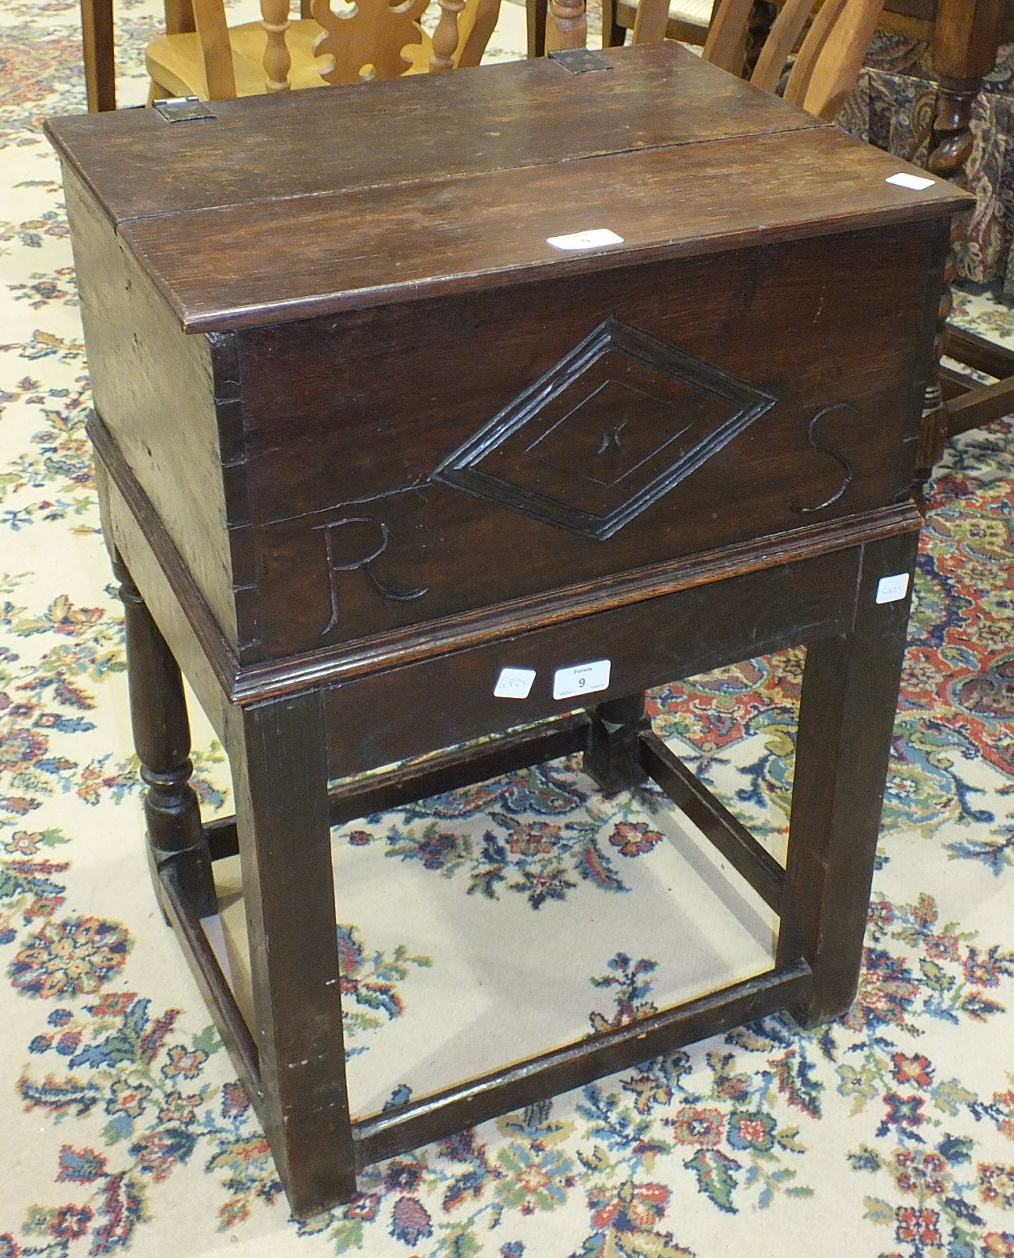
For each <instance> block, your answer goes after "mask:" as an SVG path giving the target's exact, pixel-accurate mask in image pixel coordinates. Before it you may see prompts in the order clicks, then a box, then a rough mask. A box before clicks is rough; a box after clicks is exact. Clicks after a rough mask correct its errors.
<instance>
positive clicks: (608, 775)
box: [584, 691, 651, 795]
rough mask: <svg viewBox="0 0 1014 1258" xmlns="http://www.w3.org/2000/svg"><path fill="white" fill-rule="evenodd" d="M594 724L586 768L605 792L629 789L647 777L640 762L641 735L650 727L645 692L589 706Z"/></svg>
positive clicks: (587, 750) (589, 735) (608, 793)
mask: <svg viewBox="0 0 1014 1258" xmlns="http://www.w3.org/2000/svg"><path fill="white" fill-rule="evenodd" d="M588 716H589V718H590V720H591V725H590V727H589V730H588V744H587V746H586V747H585V752H584V771H585V773H587V774H588V776H589V777H591V778H593V779H594V780H595V782H596V783H597V784H598V787H599V789H600V790H601V791H602V792H603V793H604V794H606V795H615V794H616V792H617V791H629V790H633V789H634V787H637V786H640V785H642V783H644V782H646V781H647V780H648V774H647V772H646V770H645V768H644V766H643V765H642V763H641V742H640V739H641V734H642V733H644V731H646V730H648V729H650V728H651V722H650V721H649V720H648V715H647V713H646V712H645V710H644V693H643V691H642V692H641V693H639V694H636V695H630V696H628V697H627V698H624V699H611V700H609V701H607V702H606V703H600V704H599V705H598V707H595V708H589V709H588Z"/></svg>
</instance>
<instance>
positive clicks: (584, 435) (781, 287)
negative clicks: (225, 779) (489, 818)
mask: <svg viewBox="0 0 1014 1258" xmlns="http://www.w3.org/2000/svg"><path fill="white" fill-rule="evenodd" d="M928 240H929V235H928V231H927V230H924V229H922V228H911V227H909V228H906V229H905V230H904V231H901V230H892V231H891V232H889V233H868V234H863V235H853V236H840V237H829V238H826V239H819V240H810V241H803V242H799V243H795V244H786V245H778V246H772V247H771V248H769V249H764V250H751V251H744V252H741V253H726V254H720V255H716V256H714V257H711V258H695V259H690V260H683V261H673V262H669V263H665V264H657V265H653V266H642V267H637V268H629V269H627V270H620V271H609V272H604V273H602V274H601V275H598V276H591V277H588V276H585V277H582V278H580V279H574V280H563V281H557V282H555V283H552V284H538V285H528V286H524V287H514V288H503V289H498V290H491V291H489V292H486V293H479V294H473V295H469V296H467V297H458V298H454V299H446V300H444V301H428V302H419V303H415V304H408V305H404V304H403V305H400V306H398V307H393V308H390V309H386V308H380V309H376V310H369V311H362V312H354V313H352V314H348V315H344V316H341V317H336V318H329V319H326V320H319V321H315V322H311V323H303V324H294V325H287V326H283V327H279V328H271V329H262V330H258V331H255V332H251V333H244V334H243V341H242V346H241V355H240V358H241V363H242V367H243V393H244V416H245V420H244V422H245V425H246V443H247V462H246V468H245V478H246V481H245V489H246V503H247V505H248V510H249V519H248V521H247V520H244V521H239V520H237V521H236V525H237V526H239V527H240V528H241V529H242V530H243V531H244V532H245V531H246V529H250V530H251V531H252V536H253V540H254V548H255V553H256V556H257V562H256V585H257V603H258V605H257V614H256V622H257V630H258V641H259V644H258V645H256V646H255V647H254V650H255V651H256V652H257V653H259V654H263V655H265V656H267V657H269V658H272V657H273V658H277V657H279V656H282V655H286V654H289V653H291V652H297V651H312V650H315V649H319V648H322V647H328V646H333V645H335V644H338V643H341V642H347V641H351V640H361V639H364V638H369V637H371V636H372V635H377V634H384V633H386V632H388V631H391V630H394V629H397V628H399V627H405V626H412V625H425V624H427V623H428V622H433V621H437V620H440V619H441V618H446V617H448V616H456V615H460V614H463V613H468V612H470V611H473V610H477V609H482V608H485V607H490V606H492V605H495V604H499V603H505V602H510V601H511V600H517V599H525V598H531V597H536V596H540V595H544V594H548V593H551V592H553V591H556V590H560V589H563V588H566V587H573V586H578V585H582V584H587V583H595V582H602V581H608V580H609V579H610V578H613V577H616V576H622V575H623V574H626V573H630V572H633V571H636V570H638V569H641V568H644V567H646V566H648V565H656V564H662V563H665V562H666V561H668V560H672V559H676V558H679V557H682V556H687V555H693V554H697V553H700V552H705V551H714V550H716V549H720V548H722V547H724V546H728V545H730V544H733V543H743V542H748V541H749V540H750V539H751V538H756V539H762V538H765V537H770V536H771V535H777V534H779V533H784V532H786V531H788V530H793V529H798V528H800V527H801V526H803V525H806V524H809V523H812V522H814V521H827V520H834V519H836V518H839V517H846V516H854V515H856V514H858V513H861V512H863V511H866V510H870V509H873V508H876V507H881V506H885V505H888V504H889V503H891V502H894V501H897V500H899V499H900V498H901V497H903V496H905V494H906V492H907V487H908V483H909V478H910V468H911V461H912V452H911V449H910V445H911V438H912V437H913V436H914V433H915V425H916V423H917V421H918V398H919V390H920V387H921V380H920V378H919V377H920V375H921V373H922V372H923V371H924V369H925V361H926V358H927V352H928V347H927V343H926V336H925V333H924V327H923V323H924V320H923V316H924V307H925V304H926V301H927V293H928V286H927V280H926V272H927V265H928V261H929V259H928V253H927V249H928Z"/></svg>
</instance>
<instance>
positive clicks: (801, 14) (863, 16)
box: [634, 0, 884, 122]
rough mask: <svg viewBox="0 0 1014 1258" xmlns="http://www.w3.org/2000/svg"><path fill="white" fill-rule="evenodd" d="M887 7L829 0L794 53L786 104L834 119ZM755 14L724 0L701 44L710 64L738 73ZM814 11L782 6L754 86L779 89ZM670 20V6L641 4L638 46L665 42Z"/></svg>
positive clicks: (807, 5)
mask: <svg viewBox="0 0 1014 1258" xmlns="http://www.w3.org/2000/svg"><path fill="white" fill-rule="evenodd" d="M883 7H884V0H824V3H823V4H821V5H820V8H819V9H818V10H817V12H816V14H814V15H813V20H812V22H811V24H810V29H809V31H807V34H806V37H805V38H804V39H803V42H802V44H801V45H800V47H799V51H798V52H797V54H796V58H795V61H794V63H793V67H792V72H791V74H790V75H789V81H788V84H787V85H786V89H785V99H786V100H788V101H791V102H792V103H793V104H795V105H799V106H800V107H801V108H803V109H805V110H807V111H808V112H809V113H812V114H816V115H817V117H818V118H823V119H825V120H826V121H828V122H830V121H833V120H834V118H835V116H836V115H837V113H838V111H839V110H840V108H841V106H842V105H843V104H844V102H845V100H846V99H847V98H848V96H849V94H850V93H851V91H852V89H853V88H854V86H855V83H856V79H857V78H858V77H859V71H860V69H861V68H862V64H863V58H864V56H865V55H866V50H867V48H868V47H869V45H870V40H871V39H872V38H873V32H874V30H875V29H876V25H877V19H878V18H879V16H880V12H881V10H882V9H883ZM752 8H753V0H719V2H718V4H717V5H716V7H715V11H714V15H713V17H712V19H711V25H710V27H709V29H708V37H707V40H706V41H705V44H704V53H703V55H704V57H705V59H706V60H708V61H710V62H712V63H713V64H714V65H717V66H721V67H722V69H723V70H728V71H730V73H735V71H736V64H737V60H738V57H739V52H740V49H741V48H742V45H743V40H744V37H745V32H746V27H747V22H748V20H749V17H750V11H751V9H752ZM813 10H814V0H785V3H784V4H783V5H782V7H781V9H780V11H779V13H778V17H777V18H776V19H775V23H774V25H773V26H772V27H771V30H770V32H769V34H768V37H767V40H766V41H765V43H764V47H763V49H762V51H761V54H760V56H759V58H758V60H757V64H756V66H755V68H754V71H753V74H752V75H751V76H750V81H751V82H752V83H756V84H757V86H758V87H763V88H764V89H765V90H767V91H769V92H772V91H774V89H775V88H776V87H777V85H778V83H779V80H780V79H781V77H782V74H783V73H784V70H785V66H786V64H787V62H788V59H789V57H790V55H791V54H792V50H793V48H795V46H796V44H797V42H798V40H799V37H800V35H801V34H802V31H803V28H804V26H805V25H806V23H807V20H808V19H809V18H810V16H811V14H813ZM668 16H669V7H668V0H640V3H639V4H638V9H637V19H636V22H635V24H634V43H635V44H637V43H657V42H659V41H660V40H661V39H664V38H665V29H666V24H667V21H668Z"/></svg>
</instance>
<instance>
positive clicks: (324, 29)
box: [145, 0, 500, 100]
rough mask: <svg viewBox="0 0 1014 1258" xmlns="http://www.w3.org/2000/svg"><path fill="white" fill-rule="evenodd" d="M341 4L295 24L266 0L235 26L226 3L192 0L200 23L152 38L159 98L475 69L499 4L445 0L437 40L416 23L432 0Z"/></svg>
mask: <svg viewBox="0 0 1014 1258" xmlns="http://www.w3.org/2000/svg"><path fill="white" fill-rule="evenodd" d="M337 3H338V6H339V7H337V8H334V7H332V3H331V0H311V2H310V4H309V6H308V7H309V9H310V15H308V16H303V17H301V18H298V19H296V20H295V21H290V20H289V3H288V0H261V12H262V15H263V16H262V20H261V21H260V22H247V23H244V24H242V25H240V26H234V27H230V26H228V25H227V23H226V15H225V6H224V4H223V2H222V0H193V26H194V29H192V30H186V29H183V30H176V31H170V32H168V33H167V34H165V35H160V36H158V37H157V38H156V39H154V40H152V42H151V43H150V44H149V45H148V48H147V52H146V55H145V60H146V63H147V67H148V73H149V74H150V75H151V80H152V93H153V99H155V98H158V97H163V96H170V97H173V96H199V97H200V98H201V99H202V100H229V99H232V98H233V97H236V96H257V95H262V94H265V93H268V92H283V91H288V90H289V89H290V88H307V87H328V86H339V85H346V84H352V83H362V82H368V81H370V80H372V79H392V78H398V77H399V76H401V75H403V74H425V73H427V72H443V71H447V70H453V69H456V68H457V67H459V66H462V67H464V66H476V65H478V64H479V61H480V60H481V58H482V54H483V52H484V51H485V48H486V45H487V43H488V42H489V39H490V36H491V35H492V34H493V28H494V27H495V26H496V20H497V16H498V13H499V7H500V4H499V0H465V2H464V3H462V2H461V0H441V6H440V7H441V14H440V20H439V22H438V24H437V26H436V29H435V30H434V32H433V35H432V38H431V37H430V36H429V35H428V34H427V33H426V32H425V31H423V29H422V27H421V26H420V25H419V19H420V18H421V17H422V15H423V13H424V12H425V10H426V7H427V0H407V2H406V3H402V4H399V5H397V6H395V5H391V4H390V3H388V0H358V2H357V3H354V4H345V3H343V0H337Z"/></svg>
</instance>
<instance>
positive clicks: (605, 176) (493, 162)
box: [46, 43, 970, 331]
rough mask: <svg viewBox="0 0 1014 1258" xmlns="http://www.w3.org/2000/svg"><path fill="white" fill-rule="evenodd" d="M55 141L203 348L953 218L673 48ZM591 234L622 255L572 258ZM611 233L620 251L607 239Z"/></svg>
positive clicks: (865, 152) (54, 130) (127, 113)
mask: <svg viewBox="0 0 1014 1258" xmlns="http://www.w3.org/2000/svg"><path fill="white" fill-rule="evenodd" d="M603 58H604V60H605V61H606V62H607V66H608V68H606V69H603V70H601V71H599V72H596V73H585V74H577V75H575V74H572V73H570V72H569V71H568V70H566V69H565V68H564V67H562V66H560V65H559V64H557V63H556V62H555V61H553V60H549V59H547V60H540V61H526V62H512V63H508V64H504V65H499V66H485V67H481V68H480V69H477V70H466V71H457V72H455V73H454V74H445V75H423V76H414V77H411V78H408V79H397V80H393V81H389V82H384V83H374V84H370V85H368V86H363V87H361V88H345V89H336V90H333V91H331V90H325V89H320V90H318V91H302V92H292V93H290V94H288V95H286V96H283V97H270V98H269V97H248V98H244V99H242V100H235V101H217V102H215V104H214V112H215V115H216V116H215V117H214V118H211V119H205V120H195V121H191V122H188V123H187V124H186V125H185V126H174V125H172V124H170V123H167V122H166V121H165V120H164V119H163V118H161V117H160V116H159V115H158V114H157V113H156V112H155V111H153V110H124V111H122V112H120V113H117V114H101V115H91V116H76V117H68V118H60V119H55V120H52V121H50V122H49V123H47V127H46V129H47V132H48V134H49V136H50V138H51V139H52V141H53V143H54V144H55V145H56V147H57V149H58V150H59V151H60V153H61V155H62V157H63V158H64V160H65V161H66V162H67V163H68V164H69V165H70V166H71V167H72V168H73V169H74V170H75V171H76V172H77V174H78V175H79V176H80V177H81V178H82V179H83V180H84V182H85V183H86V184H87V186H88V187H89V188H90V189H91V191H92V193H93V195H94V196H95V198H96V200H97V201H98V202H99V204H100V205H101V206H102V207H103V208H104V210H105V212H106V213H107V214H108V215H109V217H110V219H111V220H112V221H113V222H114V224H115V225H116V228H117V230H118V232H119V234H120V235H121V237H122V239H123V240H124V242H125V243H126V244H127V245H128V247H130V248H131V249H132V250H133V252H134V253H135V254H136V256H137V258H138V259H139V261H140V262H141V265H142V266H143V267H144V268H145V269H146V270H147V272H148V273H149V275H150V276H151V278H152V280H153V282H154V283H155V284H156V286H157V287H158V288H159V289H160V290H161V292H162V293H163V294H164V295H165V297H166V298H167V300H168V301H169V302H170V304H171V305H172V307H173V308H174V309H175V310H176V312H177V314H178V315H179V317H180V319H181V321H182V323H183V325H184V326H185V327H186V328H187V329H188V330H190V331H213V330H224V329H228V328H235V327H241V326H248V325H252V324H263V323H274V322H279V321H282V320H287V319H294V318H303V317H309V316H312V315H315V314H326V313H330V312H333V311H337V310H341V309H347V308H353V307H364V306H370V305H376V304H380V303H388V302H395V301H405V300H412V299H414V298H418V297H424V296H431V295H436V294H437V293H440V292H447V291H454V290H457V289H460V288H463V287H469V288H470V287H489V286H497V285H503V284H513V283H519V282H524V281H525V280H531V279H541V278H545V277H549V276H551V275H555V274H563V273H567V274H573V273H576V272H580V271H585V270H597V269H603V268H606V267H614V266H620V265H626V264H629V263H631V262H637V261H644V260H648V259H653V258H662V257H674V256H678V255H681V254H692V253H700V252H705V251H714V250H716V249H730V248H736V247H739V246H742V245H749V244H753V243H757V242H759V241H768V240H774V239H779V238H782V239H791V238H798V237H800V236H806V235H811V234H814V233H826V232H828V231H845V230H850V229H852V228H861V227H868V226H873V225H876V224H878V223H881V222H883V223H888V222H897V221H899V220H905V219H917V218H919V219H921V218H927V217H939V216H942V215H945V214H950V213H953V212H954V211H955V210H959V209H963V208H965V207H966V203H967V202H968V201H969V200H970V199H969V198H968V197H967V196H966V194H964V193H961V192H960V191H958V190H957V189H956V188H955V187H954V186H953V185H951V184H948V183H947V182H946V181H944V180H933V183H932V186H931V187H929V188H928V189H925V190H921V191H914V190H912V189H907V188H903V187H899V186H896V185H891V184H888V183H886V182H885V180H886V179H887V177H888V176H890V175H892V174H895V173H896V172H898V171H899V170H903V169H906V167H905V165H904V163H901V162H899V161H897V160H896V159H894V158H891V157H889V156H887V155H886V154H883V153H880V152H878V151H877V150H874V149H871V148H869V147H868V146H866V145H863V144H860V143H859V142H858V141H855V140H852V139H850V138H849V137H847V136H844V135H842V134H841V133H840V132H838V131H836V130H835V129H834V128H833V127H829V126H827V125H825V124H823V123H821V122H820V121H819V120H817V119H816V118H813V117H811V116H810V115H808V114H805V113H803V112H802V111H800V110H798V109H796V108H794V107H793V106H790V105H787V104H785V103H784V102H783V101H781V100H779V99H778V98H777V97H774V96H771V95H770V94H768V93H766V92H762V91H760V90H758V89H756V88H753V87H751V86H750V85H749V84H748V83H744V82H741V81H740V80H738V79H735V78H733V77H731V76H730V75H728V74H726V73H725V72H724V71H721V70H718V69H716V68H715V67H713V66H711V65H708V64H707V63H705V62H702V61H701V60H700V58H699V57H696V56H695V55H694V54H692V53H690V52H688V51H687V50H686V49H683V48H681V47H679V46H678V45H676V44H671V43H667V44H665V45H663V46H660V47H650V48H649V47H639V48H626V49H623V48H617V49H610V50H609V51H608V53H605V54H603ZM586 232H593V233H595V232H600V233H601V232H604V233H605V234H604V235H600V236H598V237H593V239H598V240H609V241H610V242H611V243H606V244H604V245H592V246H591V247H583V248H582V247H578V248H576V249H567V248H559V247H556V246H554V245H550V244H549V243H548V240H549V239H550V238H557V237H561V236H562V237H567V236H573V235H575V234H581V233H586ZM615 237H619V243H616V242H615V239H614V238H615Z"/></svg>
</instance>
